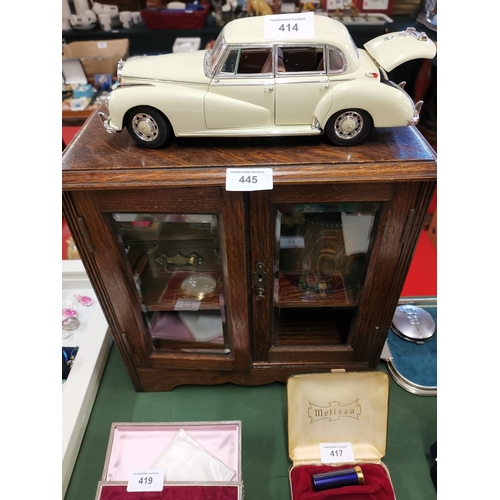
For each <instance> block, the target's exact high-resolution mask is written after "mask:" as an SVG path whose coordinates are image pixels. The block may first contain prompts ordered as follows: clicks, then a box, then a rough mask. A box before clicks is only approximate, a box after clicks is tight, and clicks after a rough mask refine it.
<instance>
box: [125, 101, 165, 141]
mask: <svg viewBox="0 0 500 500" xmlns="http://www.w3.org/2000/svg"><path fill="white" fill-rule="evenodd" d="M126 125H127V130H128V133H129V134H130V136H131V137H132V139H134V141H135V142H136V143H137V144H138V145H139V146H142V147H144V148H150V149H153V148H160V147H162V146H164V145H165V144H166V143H167V142H168V141H169V139H170V138H171V137H172V126H171V125H170V123H169V121H168V120H167V119H166V118H165V117H164V116H163V115H162V114H161V113H160V112H159V111H157V110H156V109H154V108H151V107H149V106H140V107H137V108H133V109H131V110H130V111H129V112H128V113H127V117H126Z"/></svg>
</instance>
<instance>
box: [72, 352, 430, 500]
mask: <svg viewBox="0 0 500 500" xmlns="http://www.w3.org/2000/svg"><path fill="white" fill-rule="evenodd" d="M379 369H380V370H384V371H385V365H384V364H380V366H379ZM212 420H241V422H242V477H243V482H244V497H245V499H246V500H286V499H290V498H291V494H290V487H289V482H288V470H289V467H290V465H291V463H290V460H289V459H288V442H287V408H286V386H285V385H284V384H281V383H274V384H271V385H267V386H261V387H240V386H236V385H232V384H225V385H221V386H212V387H209V386H207V387H205V386H203V387H200V386H180V387H177V388H175V389H174V390H173V391H171V392H157V393H137V392H135V391H134V388H133V386H132V383H131V381H130V379H129V376H128V374H127V371H126V368H125V365H124V363H123V361H122V359H121V357H120V354H119V352H118V349H117V348H116V346H114V345H113V347H112V349H111V353H110V356H109V360H108V363H107V366H106V369H105V372H104V375H103V379H102V382H101V385H100V388H99V392H98V394H97V397H96V400H95V403H94V407H93V410H92V415H91V417H90V420H89V423H88V426H87V430H86V432H85V436H84V438H83V442H82V445H81V448H80V453H79V455H78V459H77V461H76V464H75V468H74V470H73V475H72V478H71V482H70V484H69V487H68V490H67V493H66V496H65V500H94V498H95V495H96V491H97V483H98V481H99V480H100V479H101V476H102V471H103V466H104V459H105V455H106V447H107V443H108V438H109V432H110V428H111V424H112V423H113V422H188V421H212ZM436 422H437V398H436V397H427V396H416V395H413V394H410V393H408V392H406V391H405V390H404V389H402V388H401V387H399V386H398V385H396V384H395V383H394V382H393V381H392V380H391V386H390V398H389V430H388V436H387V450H386V456H385V457H384V460H383V461H384V463H385V464H386V465H387V466H388V468H389V472H390V475H391V478H392V482H393V485H394V490H395V493H396V498H397V500H422V499H425V500H433V499H436V497H437V495H436V491H435V489H434V485H433V483H432V480H431V476H430V472H429V471H430V467H431V465H432V459H431V457H430V451H429V447H430V446H431V444H432V443H434V442H435V441H436V439H437V437H436V435H437V431H436V427H437V423H436Z"/></svg>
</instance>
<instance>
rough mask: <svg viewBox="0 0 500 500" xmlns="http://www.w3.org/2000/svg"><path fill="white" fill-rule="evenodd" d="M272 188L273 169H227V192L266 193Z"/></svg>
mask: <svg viewBox="0 0 500 500" xmlns="http://www.w3.org/2000/svg"><path fill="white" fill-rule="evenodd" d="M272 188H273V169H272V168H258V169H250V168H228V169H226V191H265V190H269V189H272Z"/></svg>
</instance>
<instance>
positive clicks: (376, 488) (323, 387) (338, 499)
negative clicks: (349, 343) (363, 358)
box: [287, 372, 395, 500]
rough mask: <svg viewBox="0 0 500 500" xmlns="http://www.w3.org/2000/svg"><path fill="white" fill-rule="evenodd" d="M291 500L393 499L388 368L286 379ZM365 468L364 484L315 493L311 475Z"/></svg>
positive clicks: (297, 376)
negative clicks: (386, 457)
mask: <svg viewBox="0 0 500 500" xmlns="http://www.w3.org/2000/svg"><path fill="white" fill-rule="evenodd" d="M287 405H288V453H289V457H290V459H291V460H292V462H293V464H292V466H291V468H290V474H289V476H290V490H291V498H292V500H305V499H307V500H315V499H317V500H325V499H328V500H349V499H352V498H356V499H357V500H363V499H364V498H366V499H367V500H368V499H369V500H379V499H380V500H394V499H395V495H394V490H393V487H392V481H391V478H390V475H389V471H388V469H387V467H386V466H385V465H384V464H383V463H382V457H383V456H384V455H385V448H386V440H387V416H388V415H387V414H388V405H389V376H388V375H387V373H385V372H334V373H324V374H311V375H296V376H293V377H291V378H290V379H289V380H288V382H287ZM355 466H359V467H360V468H361V471H362V474H363V476H364V483H363V484H359V485H352V486H342V487H339V488H334V489H328V490H325V491H314V490H313V484H312V476H313V475H316V474H322V473H326V472H333V471H339V470H342V469H352V468H354V467H355Z"/></svg>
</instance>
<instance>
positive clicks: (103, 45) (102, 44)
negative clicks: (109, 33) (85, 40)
mask: <svg viewBox="0 0 500 500" xmlns="http://www.w3.org/2000/svg"><path fill="white" fill-rule="evenodd" d="M97 48H98V49H107V48H108V42H97Z"/></svg>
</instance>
